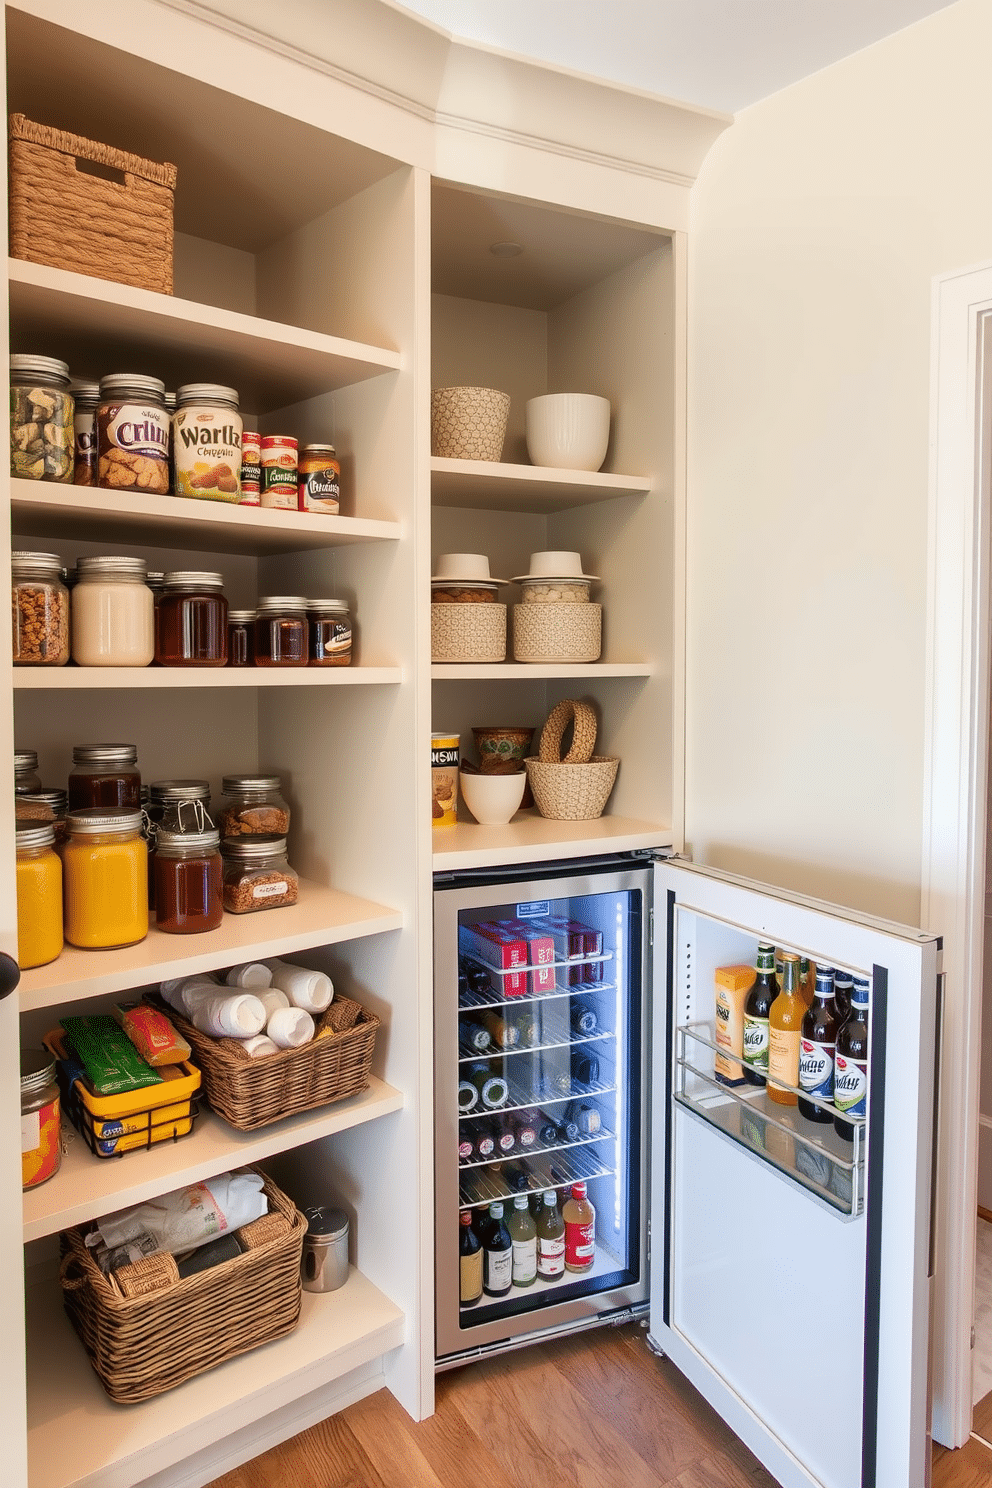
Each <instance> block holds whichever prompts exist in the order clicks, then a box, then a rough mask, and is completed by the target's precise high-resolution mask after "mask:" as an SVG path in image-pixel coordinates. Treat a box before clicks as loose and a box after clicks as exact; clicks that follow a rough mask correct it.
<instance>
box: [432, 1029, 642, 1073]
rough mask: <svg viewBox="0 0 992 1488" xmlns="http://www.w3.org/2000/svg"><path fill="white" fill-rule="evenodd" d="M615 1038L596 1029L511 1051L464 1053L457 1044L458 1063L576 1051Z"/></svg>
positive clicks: (517, 1045) (464, 1047)
mask: <svg viewBox="0 0 992 1488" xmlns="http://www.w3.org/2000/svg"><path fill="white" fill-rule="evenodd" d="M615 1038H616V1034H615V1033H613V1032H611V1031H610V1030H609V1029H605V1028H598V1029H597V1030H596V1032H595V1033H576V1034H573V1035H572V1036H571V1037H570V1038H567V1039H554V1040H553V1041H552V1042H551V1043H548V1044H514V1046H513V1048H512V1049H481V1050H480V1049H471V1050H470V1051H469V1052H468V1053H466V1052H465V1051H466V1045H465V1044H459V1046H458V1063H459V1064H481V1063H482V1062H483V1061H485V1060H489V1059H513V1058H514V1057H515V1056H516V1055H518V1054H546V1053H547V1052H548V1051H549V1050H550V1049H577V1048H579V1047H580V1045H582V1044H596V1043H602V1042H603V1041H604V1040H605V1039H615Z"/></svg>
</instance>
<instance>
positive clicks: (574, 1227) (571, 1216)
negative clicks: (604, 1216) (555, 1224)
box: [561, 1183, 596, 1271]
mask: <svg viewBox="0 0 992 1488" xmlns="http://www.w3.org/2000/svg"><path fill="white" fill-rule="evenodd" d="M561 1217H562V1219H563V1220H564V1221H565V1270H566V1271H591V1270H592V1264H593V1261H594V1260H595V1259H596V1211H595V1209H594V1208H593V1207H592V1205H591V1204H590V1202H589V1200H588V1198H587V1196H586V1186H585V1184H584V1183H573V1184H572V1192H571V1194H570V1196H569V1198H568V1199H567V1200H566V1202H565V1207H564V1209H563V1210H562V1216H561Z"/></svg>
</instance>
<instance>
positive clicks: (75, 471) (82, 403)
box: [72, 377, 100, 486]
mask: <svg viewBox="0 0 992 1488" xmlns="http://www.w3.org/2000/svg"><path fill="white" fill-rule="evenodd" d="M72 398H73V403H74V405H75V407H74V409H73V416H72V424H73V431H74V438H73V464H72V479H73V484H74V485H77V486H95V485H96V463H97V456H96V411H97V409H98V408H99V406H100V384H99V383H98V382H83V381H82V380H81V379H80V378H78V377H74V378H73V379H72Z"/></svg>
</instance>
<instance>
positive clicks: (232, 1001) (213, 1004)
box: [185, 983, 265, 1039]
mask: <svg viewBox="0 0 992 1488" xmlns="http://www.w3.org/2000/svg"><path fill="white" fill-rule="evenodd" d="M185 995H186V1006H187V1008H188V1009H189V1018H190V1020H191V1022H192V1024H193V1027H194V1028H198V1029H199V1030H200V1032H201V1033H210V1034H213V1036H214V1038H240V1039H247V1038H251V1037H252V1036H253V1035H254V1034H256V1033H261V1032H262V1029H263V1028H264V1027H265V1009H264V1007H263V1006H262V1004H261V1003H260V1002H259V1000H258V998H257V997H253V996H252V994H251V993H250V992H233V991H231V992H228V991H225V990H224V989H223V988H221V987H213V986H211V985H210V984H209V983H207V984H205V985H201V986H199V987H191V988H188V989H187V991H186V994H185Z"/></svg>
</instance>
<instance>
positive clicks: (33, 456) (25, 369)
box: [10, 353, 75, 482]
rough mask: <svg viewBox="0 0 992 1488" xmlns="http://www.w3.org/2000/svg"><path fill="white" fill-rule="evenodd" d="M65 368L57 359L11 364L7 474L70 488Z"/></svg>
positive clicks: (71, 434) (20, 358) (22, 358)
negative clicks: (58, 483) (68, 484)
mask: <svg viewBox="0 0 992 1488" xmlns="http://www.w3.org/2000/svg"><path fill="white" fill-rule="evenodd" d="M72 416H73V401H72V394H71V393H70V391H69V366H68V363H66V362H60V361H59V359H58V358H57V357H47V356H27V355H24V354H22V353H15V354H14V355H13V356H12V357H11V359H10V473H11V475H19V476H21V477H22V478H23V479H27V480H48V481H61V482H71V480H72V467H73V457H74V446H75V431H74V429H73V423H72Z"/></svg>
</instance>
